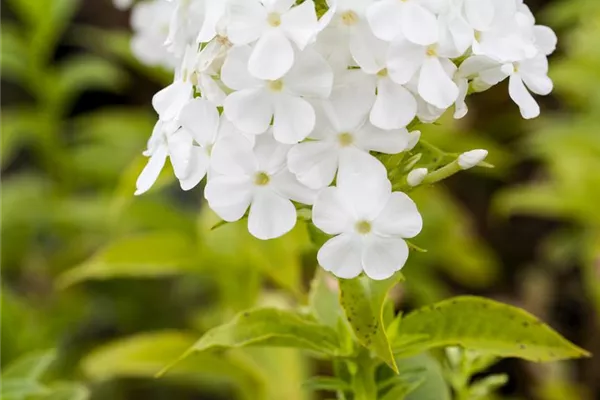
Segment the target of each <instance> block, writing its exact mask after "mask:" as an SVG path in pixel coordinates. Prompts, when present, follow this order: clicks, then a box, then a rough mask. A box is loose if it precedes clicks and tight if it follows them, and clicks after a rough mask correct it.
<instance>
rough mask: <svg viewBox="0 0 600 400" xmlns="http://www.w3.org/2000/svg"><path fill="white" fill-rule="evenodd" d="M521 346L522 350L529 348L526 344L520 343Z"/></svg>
mask: <svg viewBox="0 0 600 400" xmlns="http://www.w3.org/2000/svg"><path fill="white" fill-rule="evenodd" d="M519 348H520V349H521V350H525V349H526V348H527V346H525V345H524V344H520V345H519Z"/></svg>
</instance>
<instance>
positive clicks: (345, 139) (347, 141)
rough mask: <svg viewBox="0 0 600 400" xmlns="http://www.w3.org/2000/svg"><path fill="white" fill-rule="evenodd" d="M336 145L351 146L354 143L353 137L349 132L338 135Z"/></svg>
mask: <svg viewBox="0 0 600 400" xmlns="http://www.w3.org/2000/svg"><path fill="white" fill-rule="evenodd" d="M338 143H339V144H340V146H342V147H348V146H351V145H352V143H354V136H352V134H351V133H350V132H342V133H340V134H339V135H338Z"/></svg>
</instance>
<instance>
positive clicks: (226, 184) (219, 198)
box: [204, 176, 252, 222]
mask: <svg viewBox="0 0 600 400" xmlns="http://www.w3.org/2000/svg"><path fill="white" fill-rule="evenodd" d="M204 197H205V198H206V200H207V201H208V205H209V206H210V208H211V209H212V210H213V211H214V212H216V213H217V214H218V215H219V217H221V218H222V219H223V220H225V221H228V222H233V221H237V220H239V219H240V218H242V217H243V216H244V214H245V213H246V210H247V209H248V207H249V206H250V202H251V200H252V182H251V181H250V178H248V177H244V176H242V177H230V176H217V177H213V178H211V179H209V180H208V183H207V184H206V188H205V189H204Z"/></svg>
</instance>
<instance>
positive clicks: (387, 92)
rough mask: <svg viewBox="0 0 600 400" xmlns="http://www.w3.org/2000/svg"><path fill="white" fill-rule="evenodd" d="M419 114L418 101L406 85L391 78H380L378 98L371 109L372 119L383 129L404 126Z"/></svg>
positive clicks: (374, 123) (373, 122)
mask: <svg viewBox="0 0 600 400" xmlns="http://www.w3.org/2000/svg"><path fill="white" fill-rule="evenodd" d="M416 114H417V101H416V100H415V97H414V96H413V95H412V93H410V92H409V91H408V90H407V89H406V88H405V87H404V86H402V85H398V84H397V83H395V82H393V81H392V80H391V79H389V78H382V79H379V82H378V85H377V99H376V100H375V104H374V105H373V108H372V109H371V114H370V117H369V119H370V121H371V123H372V124H373V125H375V126H376V127H378V128H381V129H399V128H404V127H406V126H407V125H408V124H410V122H411V121H412V120H413V119H414V118H415V115H416Z"/></svg>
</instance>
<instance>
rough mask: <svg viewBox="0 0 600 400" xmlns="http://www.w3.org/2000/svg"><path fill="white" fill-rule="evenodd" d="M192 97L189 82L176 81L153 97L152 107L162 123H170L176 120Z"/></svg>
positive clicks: (191, 88)
mask: <svg viewBox="0 0 600 400" xmlns="http://www.w3.org/2000/svg"><path fill="white" fill-rule="evenodd" d="M192 95H193V87H192V85H191V84H190V83H189V82H183V81H176V82H173V83H172V84H171V85H169V86H167V87H166V88H164V89H163V90H161V91H160V92H158V93H156V94H155V95H154V97H153V98H152V106H153V107H154V109H155V110H156V112H157V113H158V115H159V116H160V119H161V120H162V121H170V120H172V119H174V118H177V116H178V115H179V113H180V112H181V109H182V108H183V107H184V106H185V105H186V104H187V102H188V101H190V100H191V99H192Z"/></svg>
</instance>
